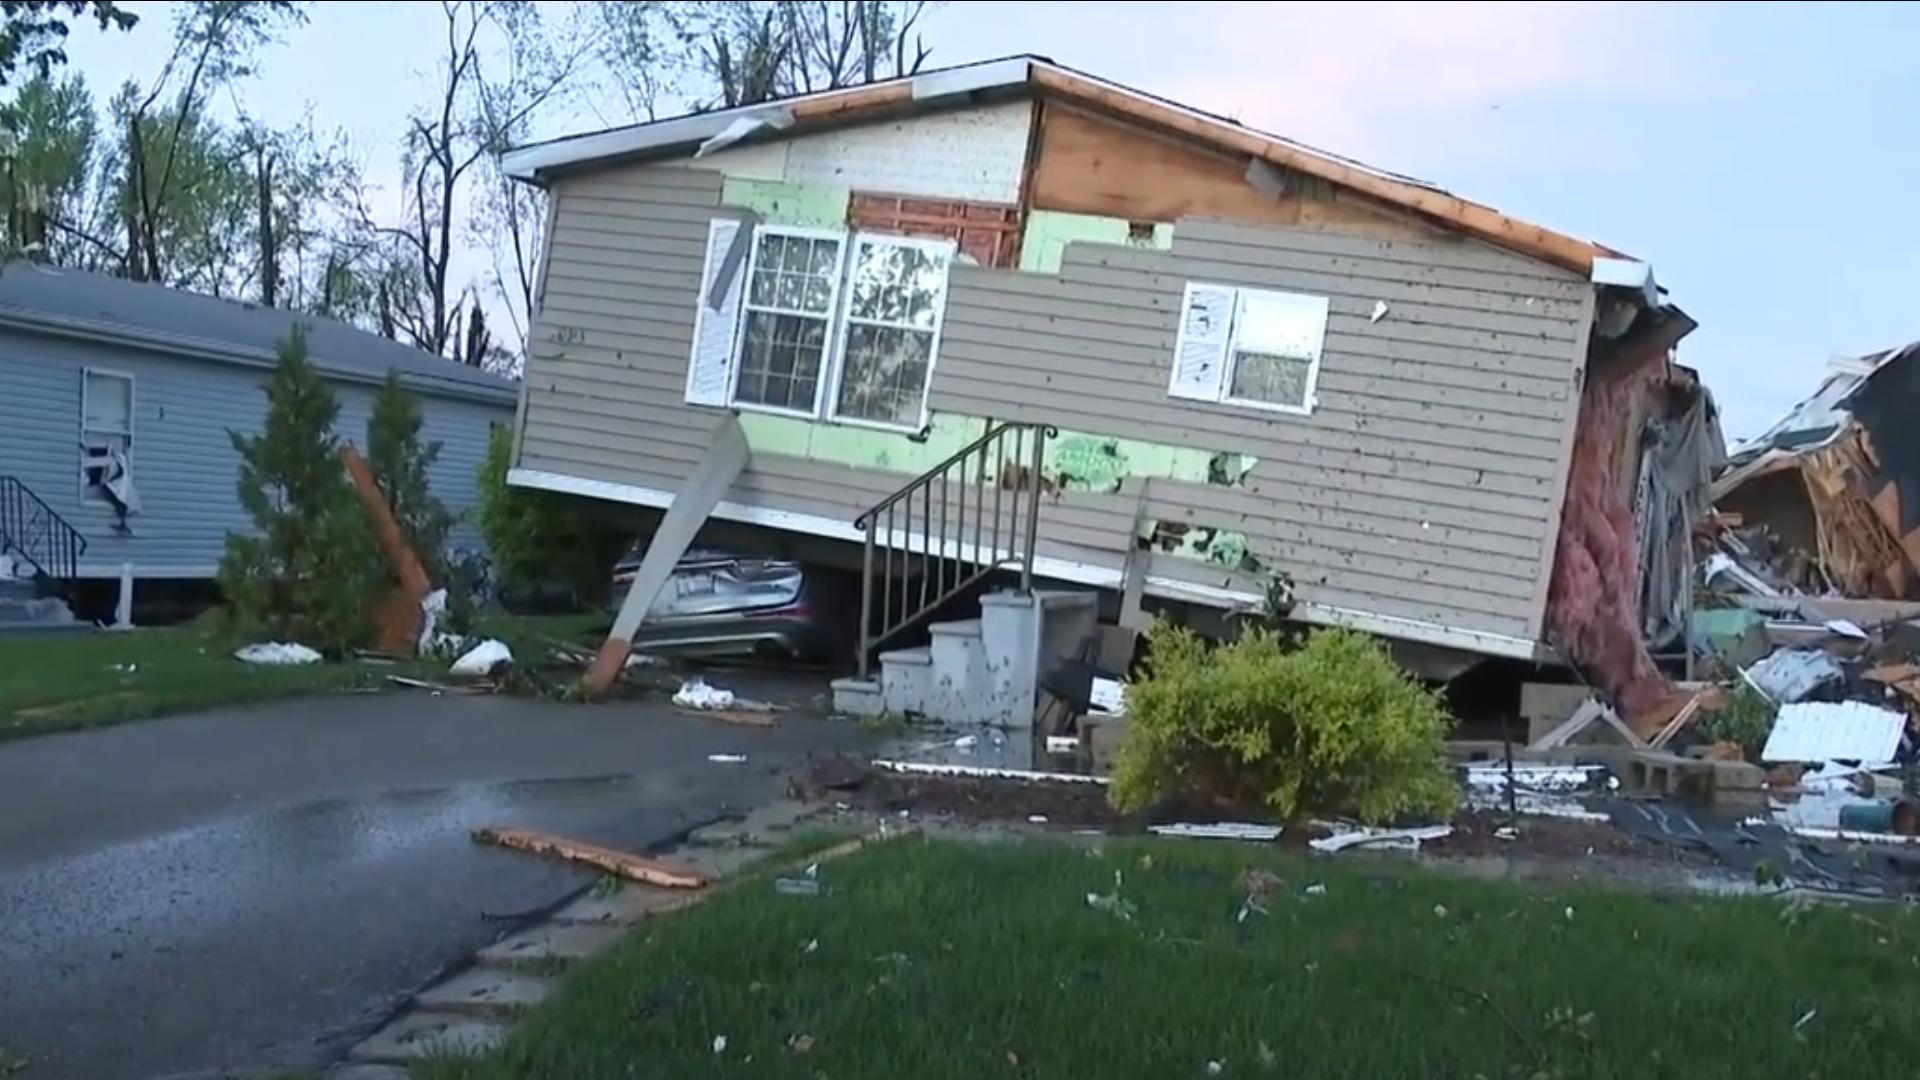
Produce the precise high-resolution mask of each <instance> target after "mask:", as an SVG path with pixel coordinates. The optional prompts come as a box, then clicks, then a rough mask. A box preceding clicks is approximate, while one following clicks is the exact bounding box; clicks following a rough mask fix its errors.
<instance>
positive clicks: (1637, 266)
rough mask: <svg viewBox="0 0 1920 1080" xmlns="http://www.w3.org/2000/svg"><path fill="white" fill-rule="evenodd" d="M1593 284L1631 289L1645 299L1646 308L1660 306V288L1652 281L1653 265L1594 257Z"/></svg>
mask: <svg viewBox="0 0 1920 1080" xmlns="http://www.w3.org/2000/svg"><path fill="white" fill-rule="evenodd" d="M1592 277H1593V283H1594V284H1595V285H1612V286H1615V287H1617V288H1622V289H1632V290H1634V291H1635V292H1638V293H1639V294H1640V295H1641V296H1642V297H1644V298H1646V301H1647V306H1648V307H1659V306H1660V286H1659V285H1657V284H1655V283H1654V280H1653V264H1652V263H1643V262H1640V261H1639V260H1637V259H1606V258H1601V257H1600V256H1597V255H1596V256H1594V260H1593V274H1592Z"/></svg>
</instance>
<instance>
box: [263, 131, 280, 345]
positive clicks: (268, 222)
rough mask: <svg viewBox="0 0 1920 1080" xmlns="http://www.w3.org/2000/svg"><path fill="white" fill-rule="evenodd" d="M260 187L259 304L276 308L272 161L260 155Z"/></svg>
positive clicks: (277, 283) (277, 284)
mask: <svg viewBox="0 0 1920 1080" xmlns="http://www.w3.org/2000/svg"><path fill="white" fill-rule="evenodd" d="M258 178H259V185H260V302H261V303H262V304H264V305H266V306H267V307H277V306H279V301H280V296H279V294H280V251H279V248H278V247H277V246H276V243H275V238H274V235H273V159H272V158H270V157H268V156H267V155H266V154H264V153H262V154H261V155H260V165H259V169H258Z"/></svg>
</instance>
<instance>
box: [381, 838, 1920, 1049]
mask: <svg viewBox="0 0 1920 1080" xmlns="http://www.w3.org/2000/svg"><path fill="white" fill-rule="evenodd" d="M1250 868H1264V869H1266V870H1268V871H1270V872H1271V873H1272V874H1274V875H1277V877H1278V878H1279V879H1280V882H1281V883H1280V884H1278V885H1276V886H1274V887H1273V891H1272V894H1271V895H1270V896H1269V897H1268V898H1267V900H1266V907H1267V911H1268V913H1267V914H1264V915H1262V914H1259V913H1257V912H1256V913H1252V914H1249V915H1248V916H1247V917H1246V919H1245V920H1244V921H1238V920H1236V913H1237V911H1238V910H1239V909H1240V906H1241V904H1242V901H1243V898H1244V897H1245V896H1246V888H1245V886H1244V884H1243V881H1244V876H1245V875H1246V873H1247V872H1248V871H1249V869H1250ZM1116 873H1118V874H1120V875H1121V880H1122V884H1121V887H1120V895H1121V896H1122V897H1123V898H1124V899H1125V901H1126V904H1127V906H1128V907H1130V910H1131V917H1130V918H1123V917H1121V916H1120V915H1117V914H1112V913H1108V912H1105V911H1100V910H1095V909H1093V908H1090V907H1089V905H1088V903H1087V894H1088V893H1101V894H1105V893H1111V892H1112V891H1113V889H1114V879H1115V874H1116ZM821 875H822V877H823V879H824V880H825V881H827V882H828V883H829V885H830V888H831V892H830V893H829V894H828V895H826V896H824V897H819V898H807V897H789V896H781V895H777V894H776V893H775V892H774V890H773V889H772V887H771V885H770V884H769V883H768V882H767V881H766V880H764V879H761V880H750V881H748V882H747V883H745V884H743V885H740V886H737V887H734V888H731V889H728V890H727V891H725V892H723V893H722V894H721V895H719V896H716V897H715V898H714V899H712V900H710V901H709V902H708V903H706V904H703V905H700V906H698V907H696V908H694V909H692V910H690V911H687V912H684V913H681V914H677V915H674V916H671V917H669V918H665V919H662V920H660V921H658V922H655V923H652V924H650V925H649V927H648V928H647V929H646V930H645V931H643V932H640V933H636V934H635V935H634V936H633V937H632V938H630V939H628V940H627V941H626V942H624V943H623V944H622V945H621V946H619V947H617V948H616V949H615V950H613V951H612V952H611V953H609V954H608V955H606V956H604V957H602V958H601V959H600V960H598V961H596V962H595V963H593V964H591V965H589V966H587V967H586V968H583V969H582V970H581V971H579V972H578V973H577V974H575V975H574V976H572V977H571V978H570V979H569V980H568V981H567V982H566V983H565V984H564V985H563V987H562V988H561V990H560V992H559V993H558V994H557V995H556V996H555V997H554V998H553V999H552V1000H550V1001H549V1002H548V1003H547V1005H546V1006H544V1007H543V1008H541V1009H539V1010H538V1011H536V1012H535V1013H533V1014H532V1015H531V1016H530V1017H529V1018H528V1019H527V1020H526V1022H525V1023H523V1024H522V1026H521V1027H520V1028H519V1029H518V1030H517V1031H516V1033H515V1035H514V1036H513V1038H512V1039H511V1040H510V1041H509V1042H508V1043H507V1044H506V1045H505V1046H504V1047H503V1048H501V1049H500V1050H499V1051H498V1052H496V1053H495V1054H494V1055H492V1056H489V1057H486V1058H481V1059H476V1060H472V1061H458V1060H447V1061H436V1062H433V1063H431V1064H428V1065H426V1066H422V1067H421V1068H419V1069H417V1070H416V1074H415V1075H416V1077H422V1078H427V1080H505V1078H524V1080H535V1078H539V1080H548V1078H559V1077H565V1078H567V1080H603V1078H605V1080H612V1078H615V1077H619V1078H626V1077H634V1076H675V1077H678V1076H715V1075H740V1076H756V1077H759V1076H771V1077H803V1078H808V1080H812V1078H816V1077H830V1078H834V1080H845V1078H858V1077H875V1078H880V1077H885V1078H888V1080H897V1078H899V1077H908V1076H910V1077H916V1078H920V1077H954V1078H957V1080H958V1078H965V1080H977V1078H979V1077H1024V1076H1050V1077H1152V1078H1155V1080H1161V1078H1165V1077H1182V1076H1194V1077H1205V1076H1208V1075H1210V1074H1212V1073H1213V1070H1212V1068H1210V1063H1216V1062H1217V1063H1218V1065H1219V1074H1220V1075H1226V1076H1236V1075H1238V1076H1275V1077H1289V1078H1302V1077H1312V1078H1326V1077H1353V1078H1365V1080H1377V1078H1383V1077H1392V1078H1401V1077H1407V1078H1415V1077H1460V1078H1462V1080H1466V1078H1469V1077H1476V1076H1479V1077H1486V1078H1489V1080H1496V1078H1522V1080H1533V1078H1545V1077H1550V1078H1566V1080H1571V1078H1575V1077H1580V1078H1586V1077H1674V1078H1680V1077H1686V1078H1690V1080H1691V1078H1700V1077H1728V1078H1740V1080H1757V1078H1770V1077H1817V1076H1818V1077H1865V1076H1878V1077H1891V1076H1911V1075H1913V1074H1914V1068H1915V1065H1914V1062H1915V1060H1916V1059H1917V1058H1920V1010H1916V1009H1915V1008H1914V1005H1913V1003H1914V999H1915V996H1916V993H1920V959H1917V958H1916V953H1915V947H1916V931H1920V923H1916V921H1915V917H1914V916H1913V915H1910V914H1908V913H1906V912H1904V911H1898V910H1892V909H1887V908H1865V909H1855V908H1846V907H1819V908H1816V907H1812V906H1805V905H1803V906H1789V905H1787V904H1784V903H1782V902H1779V901H1771V900H1765V899H1758V898H1746V899H1696V898H1661V897H1652V896H1646V895H1640V894H1634V893H1625V892H1601V891H1595V890H1576V891H1560V892H1555V891H1543V890H1536V889H1531V888H1526V887H1521V886H1516V885H1509V884H1504V883H1487V882H1478V881H1469V880H1464V879H1461V878H1458V877H1452V876H1443V875H1440V874H1436V873H1433V872H1429V871H1423V870H1421V869H1418V868H1415V867H1410V866H1406V865H1403V864H1395V863H1389V862H1386V861H1376V860H1369V859H1364V858H1355V857H1352V856H1346V857H1343V858H1342V859H1341V861H1312V862H1308V861H1305V860H1303V859H1299V858H1292V857H1288V856H1284V855H1281V854H1278V853H1273V852H1270V851H1261V850H1258V849H1255V848H1253V847H1250V846H1246V845H1234V844H1224V843H1217V842H1187V843H1180V842H1157V843H1156V842H1112V843H1109V844H1107V845H1106V847H1105V850H1104V852H1103V853H1101V854H1099V855H1097V856H1096V855H1088V854H1085V853H1083V852H1082V851H1081V850H1079V849H1077V848H1074V847H1070V846H1067V845H1063V844H1052V843H1040V842H1034V843H1027V844H1004V845H961V844H954V843H951V842H948V843H939V842H928V841H923V840H918V839H909V840H903V841H898V842H895V843H892V844H888V845H884V846H881V847H879V848H878V849H872V850H869V851H868V852H864V853H862V854H860V855H857V856H853V857H851V858H848V859H844V860H841V861H837V862H831V863H828V864H827V865H826V866H824V867H822V869H821ZM1316 884H1317V885H1320V886H1323V887H1324V892H1322V893H1321V894H1319V895H1311V894H1309V892H1308V887H1309V886H1312V885H1316ZM721 1036H724V1037H725V1048H724V1051H722V1052H718V1053H716V1050H715V1045H716V1039H717V1038H718V1037H721Z"/></svg>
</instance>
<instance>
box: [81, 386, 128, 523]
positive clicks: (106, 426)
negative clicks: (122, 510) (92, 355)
mask: <svg viewBox="0 0 1920 1080" xmlns="http://www.w3.org/2000/svg"><path fill="white" fill-rule="evenodd" d="M83 379H84V382H83V383H82V386H81V394H80V492H81V496H82V497H83V498H84V499H86V500H88V501H94V502H102V503H105V504H107V505H109V506H114V507H119V506H121V505H123V499H122V497H121V496H120V495H119V494H116V492H119V491H123V490H124V489H125V488H127V487H128V486H129V485H130V474H131V473H132V470H133V376H131V375H122V374H120V373H119V372H114V371H101V370H98V369H96V368H88V369H87V370H86V372H85V374H84V375H83Z"/></svg>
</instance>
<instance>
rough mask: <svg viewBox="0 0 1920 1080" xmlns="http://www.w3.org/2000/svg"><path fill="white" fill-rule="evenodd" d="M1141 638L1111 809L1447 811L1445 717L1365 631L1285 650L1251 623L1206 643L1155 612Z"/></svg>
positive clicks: (1453, 795) (1452, 797) (1377, 817)
mask: <svg viewBox="0 0 1920 1080" xmlns="http://www.w3.org/2000/svg"><path fill="white" fill-rule="evenodd" d="M1147 641H1148V646H1149V652H1148V655H1149V659H1148V662H1147V665H1146V669H1145V673H1144V674H1143V675H1141V676H1140V677H1139V678H1137V679H1134V680H1133V681H1131V682H1129V683H1128V685H1127V716H1128V719H1129V721H1130V722H1129V725H1128V732H1127V738H1126V742H1125V743H1124V744H1123V745H1122V746H1121V748H1120V756H1119V760H1118V762H1117V763H1116V765H1115V768H1114V774H1113V786H1112V788H1111V790H1110V797H1111V798H1112V800H1113V803H1114V805H1115V806H1117V807H1119V808H1121V809H1123V810H1137V809H1140V808H1143V807H1146V806H1149V805H1152V804H1155V803H1159V802H1162V801H1166V800H1176V801H1180V802H1185V803H1190V804H1202V805H1206V806H1209V807H1212V808H1217V809H1220V810H1223V811H1228V812H1231V811H1235V810H1238V811H1241V812H1246V811H1250V810H1256V809H1265V810H1267V811H1269V812H1271V813H1273V814H1275V815H1277V816H1279V817H1281V818H1283V819H1289V820H1291V819H1297V818H1300V817H1304V816H1307V815H1310V814H1330V815H1343V816H1351V817H1356V818H1359V819H1360V820H1362V821H1366V822H1382V821H1389V820H1393V819H1396V818H1401V817H1417V818H1431V817H1435V816H1443V815H1446V814H1448V813H1450V812H1451V811H1452V809H1453V807H1454V805H1455V801H1456V799H1457V796H1458V788H1457V786H1456V784H1455V783H1454V779H1453V775H1452V770H1451V769H1450V768H1449V767H1448V764H1447V758H1446V748H1445V745H1444V742H1445V739H1446V734H1447V730H1448V728H1449V727H1451V726H1452V723H1453V720H1452V717H1451V716H1450V715H1449V714H1448V713H1447V710H1446V708H1445V706H1444V705H1443V703H1442V702H1441V699H1440V695H1439V694H1438V693H1436V692H1434V691H1431V690H1428V689H1426V688H1425V687H1423V686H1421V685H1420V684H1419V683H1418V682H1415V681H1414V680H1413V679H1412V678H1411V677H1409V676H1408V675H1407V674H1406V673H1405V672H1403V671H1401V670H1400V669H1399V667H1398V666H1396V665H1395V664H1394V662H1393V660H1392V658H1391V657H1389V656H1388V655H1387V652H1386V650H1385V649H1384V648H1383V647H1381V645H1380V643H1379V642H1377V641H1375V640H1374V639H1373V638H1370V637H1368V636H1367V635H1365V634H1361V633H1358V632H1355V631H1351V630H1321V631H1318V632H1316V633H1314V634H1312V635H1311V636H1309V637H1308V638H1307V640H1306V643H1305V644H1304V645H1302V646H1300V647H1299V648H1298V649H1297V650H1293V651H1288V647H1287V644H1286V642H1285V641H1284V639H1282V638H1281V637H1279V636H1277V635H1275V634H1274V633H1273V632H1272V631H1269V630H1264V629H1258V628H1255V629H1250V630H1249V631H1248V632H1247V633H1246V634H1244V635H1243V636H1242V637H1241V638H1240V639H1239V640H1237V641H1234V642H1233V643H1231V644H1227V645H1220V646H1211V645H1208V644H1207V643H1206V642H1204V641H1202V640H1201V639H1200V638H1198V637H1196V636H1195V635H1194V634H1193V633H1192V632H1190V631H1188V630H1185V629H1181V628H1179V627H1175V626H1173V625H1171V624H1169V623H1166V622H1164V621H1163V622H1160V623H1157V624H1155V626H1154V627H1153V629H1152V630H1151V631H1150V632H1149V634H1148V637H1147Z"/></svg>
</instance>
